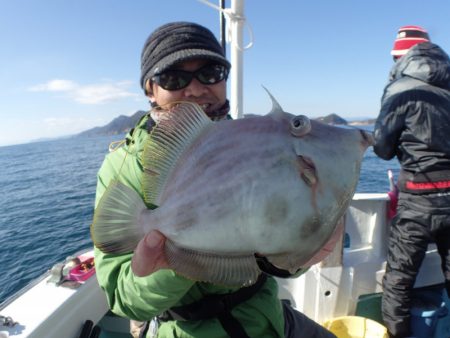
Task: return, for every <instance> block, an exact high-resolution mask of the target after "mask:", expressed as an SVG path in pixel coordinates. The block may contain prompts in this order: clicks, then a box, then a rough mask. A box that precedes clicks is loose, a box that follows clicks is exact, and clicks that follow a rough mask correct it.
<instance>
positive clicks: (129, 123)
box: [74, 110, 375, 137]
mask: <svg viewBox="0 0 450 338" xmlns="http://www.w3.org/2000/svg"><path fill="white" fill-rule="evenodd" d="M146 113H147V112H146V111H144V110H138V111H137V112H136V113H134V114H133V115H131V116H125V115H120V116H119V117H116V118H115V119H113V120H112V121H111V122H109V123H108V124H106V125H104V126H102V127H95V128H92V129H88V130H85V131H83V132H81V133H79V134H76V135H74V136H75V137H93V136H107V135H118V134H125V133H127V132H129V131H130V130H131V128H133V127H134V126H135V125H136V123H137V122H138V121H139V119H140V118H141V117H142V116H144V115H145V114H146ZM314 120H317V121H320V122H323V123H327V124H331V125H344V126H346V125H349V126H366V125H372V124H374V123H375V119H366V120H358V121H347V120H345V119H343V118H342V117H340V116H339V115H337V114H329V115H327V116H323V117H317V118H314Z"/></svg>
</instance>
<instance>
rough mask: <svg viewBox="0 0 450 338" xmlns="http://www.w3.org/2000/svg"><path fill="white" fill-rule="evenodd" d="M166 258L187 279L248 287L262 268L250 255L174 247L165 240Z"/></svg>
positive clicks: (171, 242)
mask: <svg viewBox="0 0 450 338" xmlns="http://www.w3.org/2000/svg"><path fill="white" fill-rule="evenodd" d="M165 252H166V258H167V260H168V262H169V265H170V267H171V268H172V269H173V270H175V271H176V272H177V273H179V274H180V275H183V276H185V277H187V278H189V279H192V280H196V281H202V282H209V283H213V284H217V285H223V286H227V287H242V286H249V285H252V284H254V283H255V282H256V280H257V279H258V276H259V274H260V273H261V271H260V270H259V268H258V265H257V264H256V260H255V257H254V255H253V254H249V255H219V254H215V253H208V252H199V251H196V250H192V249H187V248H182V247H180V246H177V245H176V244H175V243H174V242H173V241H171V240H169V239H167V240H166V247H165Z"/></svg>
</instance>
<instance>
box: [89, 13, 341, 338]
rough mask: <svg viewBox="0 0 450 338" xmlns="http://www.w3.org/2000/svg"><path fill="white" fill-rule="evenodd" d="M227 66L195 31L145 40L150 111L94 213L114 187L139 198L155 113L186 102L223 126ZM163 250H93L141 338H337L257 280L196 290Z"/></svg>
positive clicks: (118, 306) (158, 242)
mask: <svg viewBox="0 0 450 338" xmlns="http://www.w3.org/2000/svg"><path fill="white" fill-rule="evenodd" d="M230 66H231V65H230V63H229V62H228V61H227V59H226V58H225V55H224V51H223V49H222V48H221V46H220V44H219V43H218V41H217V39H216V38H215V36H214V35H213V34H212V33H211V31H209V30H208V29H206V28H205V27H203V26H200V25H198V24H195V23H190V22H174V23H169V24H166V25H163V26H161V27H159V28H158V29H156V30H155V31H154V32H153V33H152V34H151V35H150V36H149V38H148V39H147V41H146V42H145V45H144V48H143V51H142V55H141V80H140V83H141V86H142V88H143V90H144V92H145V95H146V96H147V97H148V98H149V100H150V104H151V106H152V107H153V109H152V110H151V111H150V112H149V113H148V114H146V115H145V116H144V117H143V118H142V119H141V120H140V121H139V122H138V123H137V125H136V126H135V128H134V129H133V130H132V131H130V133H129V134H128V135H127V136H126V142H125V144H124V145H123V146H122V147H120V148H118V149H117V150H115V151H114V152H112V153H110V154H108V155H107V156H106V158H105V160H104V162H103V164H102V166H101V168H100V170H99V173H98V184H97V192H96V205H97V204H98V202H99V200H100V198H101V197H102V195H103V193H104V192H105V190H106V189H107V187H108V185H109V184H110V183H111V182H112V181H114V180H119V181H120V182H122V183H124V184H126V185H128V186H129V187H131V188H133V189H134V190H136V192H138V193H139V194H140V195H141V196H143V191H142V187H141V182H142V176H143V175H144V173H143V167H142V161H141V154H142V151H143V148H144V144H145V143H146V142H151V140H150V138H149V132H150V131H151V130H152V128H153V127H154V126H155V124H157V123H158V121H159V120H160V119H161V117H162V115H163V114H164V110H162V109H160V108H158V107H159V106H163V105H164V106H165V107H167V105H169V106H170V105H171V104H176V103H175V102H179V101H191V102H195V103H197V104H199V105H200V106H201V107H202V109H203V110H204V112H205V113H206V114H207V115H208V116H209V117H210V118H211V120H213V121H218V122H217V123H220V120H223V119H227V118H228V111H229V104H228V100H227V99H226V80H227V76H228V72H229V69H230ZM199 174H200V173H199ZM148 207H149V208H153V207H154V206H148ZM164 243H165V237H164V236H163V235H162V234H161V233H160V232H157V231H153V232H150V233H149V234H148V235H146V236H145V237H144V238H143V239H142V240H141V241H140V242H139V244H138V246H137V248H136V249H135V251H134V253H130V254H126V255H112V254H105V253H103V252H102V251H100V250H99V249H98V248H95V265H96V271H97V279H98V281H99V284H100V286H101V288H102V289H103V290H104V292H105V293H106V297H107V301H108V304H109V306H110V308H111V310H112V311H113V312H114V313H115V314H117V315H119V316H123V317H127V318H130V319H132V320H135V321H142V322H144V323H150V324H148V325H143V329H142V332H141V333H140V334H141V336H142V337H144V336H147V337H153V336H156V335H157V336H158V337H196V338H201V337H208V338H210V337H228V336H230V337H305V338H306V337H308V338H314V337H316V338H331V337H335V336H334V335H333V334H332V333H330V332H329V331H327V330H326V329H325V328H323V327H321V326H320V325H318V324H317V323H315V322H314V321H312V320H311V319H309V318H307V317H306V316H305V315H303V314H301V313H299V312H297V311H295V310H294V309H293V308H292V307H290V306H289V305H288V304H287V303H286V302H282V301H280V300H279V299H278V286H277V282H276V280H275V279H274V278H273V277H269V276H267V275H265V274H261V276H260V278H259V279H258V281H257V282H256V283H255V284H254V285H252V286H249V287H242V288H227V287H222V286H218V285H213V284H210V283H204V282H196V281H193V280H190V279H187V278H185V277H183V276H180V275H178V274H177V273H175V272H174V271H173V270H170V269H169V268H168V263H167V261H166V258H165V255H164ZM211 296H213V297H215V299H216V301H212V299H211ZM217 299H218V301H217ZM220 307H222V308H223V309H222V310H218V309H219V308H220ZM199 309H200V310H199ZM145 331H147V332H146V333H145Z"/></svg>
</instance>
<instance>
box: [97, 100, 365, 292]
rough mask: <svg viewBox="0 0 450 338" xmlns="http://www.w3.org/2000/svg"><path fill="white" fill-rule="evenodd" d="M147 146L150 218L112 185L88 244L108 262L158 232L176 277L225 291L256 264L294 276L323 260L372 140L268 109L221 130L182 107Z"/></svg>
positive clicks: (252, 274)
mask: <svg viewBox="0 0 450 338" xmlns="http://www.w3.org/2000/svg"><path fill="white" fill-rule="evenodd" d="M272 99H273V98H272ZM150 138H151V142H149V146H148V149H146V150H145V151H144V158H143V162H144V167H145V173H144V179H143V190H144V195H145V199H146V202H147V203H151V204H154V205H157V206H158V208H157V209H155V210H148V209H147V208H146V207H145V205H144V204H143V203H142V201H139V198H137V197H136V195H137V194H136V193H135V192H134V191H133V190H132V189H130V188H127V187H126V186H121V185H120V184H116V185H114V187H111V189H108V190H110V191H109V192H108V191H107V193H105V196H104V197H103V198H102V200H101V201H100V203H99V206H98V208H97V210H96V212H95V215H94V222H93V225H92V237H93V240H94V243H95V244H96V246H98V247H99V248H100V249H102V250H103V251H105V252H115V253H121V252H125V251H131V250H132V249H134V247H135V246H136V244H137V241H139V240H140V239H141V238H142V236H143V235H144V234H145V233H147V232H149V231H151V230H153V229H157V230H159V231H161V232H162V233H163V234H164V235H165V236H166V237H167V238H168V241H167V245H166V254H167V256H168V259H169V262H170V264H171V267H172V268H173V269H174V270H175V271H177V272H179V273H181V274H183V275H185V276H188V277H190V278H192V279H195V280H202V281H208V282H213V283H217V284H223V285H248V284H252V283H254V282H255V280H256V278H257V276H258V275H259V273H260V272H261V271H260V269H259V267H258V265H257V264H256V262H255V254H256V255H258V256H264V257H266V258H267V260H268V261H269V262H270V263H271V264H273V265H274V266H276V267H277V268H280V269H284V270H288V271H290V272H291V273H292V272H295V271H297V270H298V269H300V268H304V267H305V265H304V264H305V263H307V262H308V261H311V260H312V259H313V257H314V256H315V255H318V254H320V251H321V249H322V248H323V247H324V245H325V244H326V243H327V241H328V240H329V239H330V237H331V236H332V235H333V233H334V232H335V229H336V224H337V223H338V220H339V219H340V218H341V217H342V215H343V214H344V212H345V210H346V209H347V207H348V204H349V202H350V200H351V198H352V196H353V194H354V191H355V188H356V185H357V182H358V179H359V172H360V165H361V162H362V158H363V154H364V152H365V150H366V149H367V147H368V146H369V145H370V144H371V142H372V139H371V134H370V133H367V132H364V131H361V130H357V129H348V128H341V127H336V126H330V125H327V124H323V123H320V122H318V121H314V120H310V119H308V118H307V117H306V116H303V115H298V116H295V115H292V114H289V113H286V112H284V111H283V110H282V109H281V107H280V106H279V104H278V103H277V102H276V101H275V100H274V99H273V109H272V111H271V112H270V113H269V114H267V115H265V116H258V115H253V116H251V117H247V118H243V119H238V120H227V121H222V122H219V123H213V122H211V121H209V120H208V118H207V117H206V115H205V114H204V113H203V112H202V111H201V108H200V107H199V106H197V105H196V104H193V103H182V104H180V105H178V106H177V107H176V108H174V109H173V110H172V111H169V112H168V113H167V118H166V119H164V120H162V121H161V122H160V123H159V124H158V125H157V126H156V127H155V129H154V131H153V132H152V135H151V136H150ZM155 154H156V155H155ZM129 190H131V191H129ZM120 201H121V202H122V205H123V207H118V206H117V205H118V204H120V203H119V202H120ZM132 203H134V204H132ZM130 205H136V206H135V207H131V208H130ZM114 210H115V211H114ZM117 210H119V211H120V213H126V214H127V216H126V217H123V216H121V215H118V214H117ZM121 217H122V218H124V220H123V221H121V222H118V221H117V219H118V218H121ZM111 219H114V220H115V221H114V222H112V221H111ZM130 219H133V220H132V221H130ZM117 223H120V224H121V225H120V227H121V229H122V230H123V231H122V232H120V231H119V230H118V227H119V226H117V225H114V224H117ZM120 234H122V235H120Z"/></svg>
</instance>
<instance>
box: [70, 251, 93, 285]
mask: <svg viewBox="0 0 450 338" xmlns="http://www.w3.org/2000/svg"><path fill="white" fill-rule="evenodd" d="M78 258H79V259H80V264H78V265H76V266H75V267H73V268H72V269H70V271H69V275H68V277H69V279H70V280H74V281H78V282H84V281H86V280H87V279H88V278H89V277H91V276H92V275H93V274H94V272H95V266H94V257H93V256H92V255H91V256H88V255H82V256H79V257H78Z"/></svg>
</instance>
